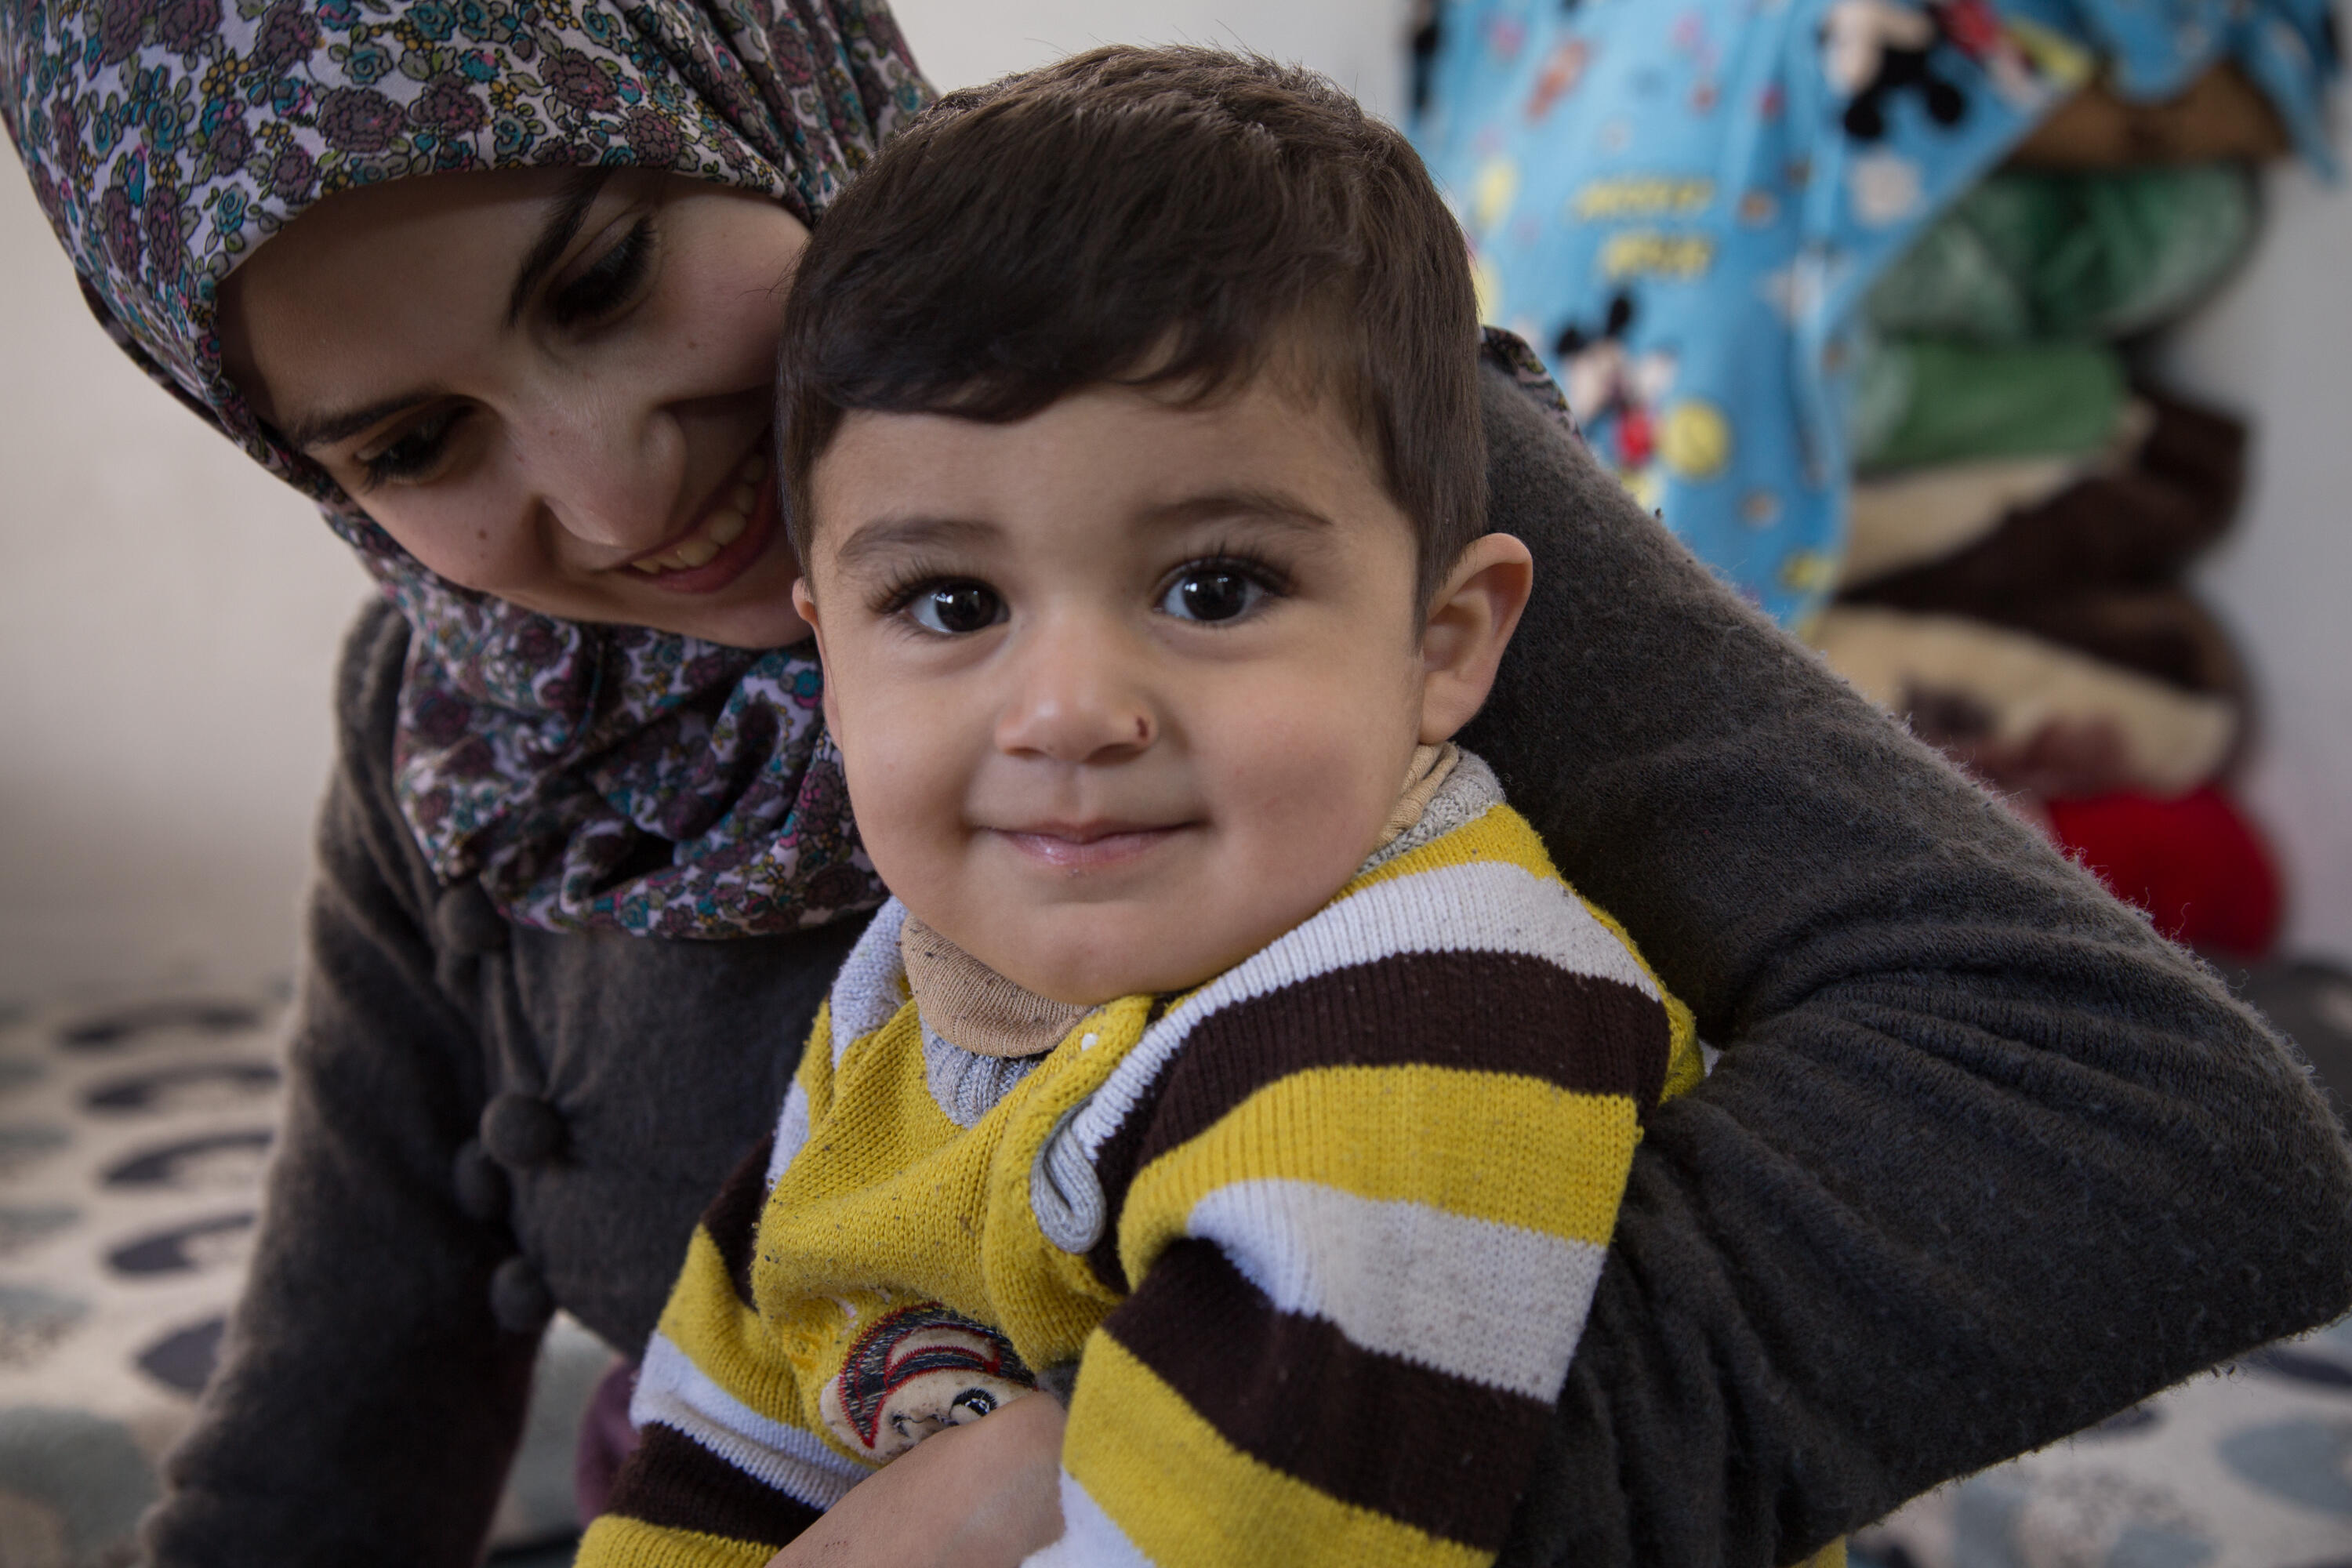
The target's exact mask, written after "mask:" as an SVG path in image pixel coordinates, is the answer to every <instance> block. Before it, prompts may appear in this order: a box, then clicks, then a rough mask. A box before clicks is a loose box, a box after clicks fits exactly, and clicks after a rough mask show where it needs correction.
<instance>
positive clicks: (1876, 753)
mask: <svg viewBox="0 0 2352 1568" xmlns="http://www.w3.org/2000/svg"><path fill="white" fill-rule="evenodd" d="M1485 412H1486V425H1487V438H1488V445H1489V454H1490V464H1491V468H1490V471H1491V476H1492V484H1493V514H1492V515H1493V524H1494V526H1495V527H1496V528H1500V529H1506V530H1508V531H1511V532H1513V533H1516V534H1517V535H1518V536H1519V537H1520V538H1522V539H1524V540H1525V541H1527V542H1528V546H1529V548H1530V549H1532V550H1533V551H1534V552H1535V556H1536V563H1537V581H1536V593H1535V600H1534V602H1533V603H1532V604H1531V605H1529V606H1528V613H1527V616H1526V619H1525V620H1524V621H1523V622H1522V623H1521V626H1520V629H1519V632H1518V635H1517V638H1516V640H1515V641H1514V644H1513V651H1512V654H1511V656H1510V657H1509V658H1507V660H1506V662H1505V665H1504V668H1503V675H1502V679H1501V681H1500V682H1499V683H1498V684H1497V686H1496V691H1495V695H1494V698H1493V699H1492V700H1491V701H1490V702H1489V704H1488V706H1487V708H1486V711H1485V712H1484V713H1483V714H1482V715H1481V716H1480V718H1479V719H1478V721H1476V723H1475V725H1474V726H1473V727H1472V730H1471V731H1470V732H1469V733H1467V734H1465V736H1464V738H1463V739H1464V742H1465V744H1466V745H1468V746H1470V747H1471V748H1472V749H1474V750H1475V751H1477V752H1480V753H1481V754H1482V755H1484V756H1485V757H1486V758H1487V759H1488V760H1489V761H1490V762H1491V763H1493V764H1494V766H1495V768H1496V772H1497V773H1500V774H1501V775H1502V777H1503V781H1504V783H1505V785H1506V786H1507V789H1508V791H1509V793H1510V795H1511V798H1512V801H1513V804H1515V805H1517V807H1518V808H1519V809H1520V810H1521V811H1522V812H1524V813H1526V814H1527V815H1528V816H1529V817H1531V818H1532V819H1533V820H1534V821H1535V822H1536V824H1537V825H1538V826H1539V827H1540V828H1541V829H1542V831H1543V833H1544V835H1545V837H1546V838H1547V840H1548V841H1549V845H1550V847H1551V849H1552V852H1553V854H1554V856H1555V857H1556V858H1557V859H1558V860H1559V865H1560V868H1561V869H1562V871H1563V872H1564V873H1565V874H1566V875H1567V876H1568V877H1569V878H1570V879H1571V880H1572V881H1574V882H1575V883H1576V884H1577V887H1578V889H1579V890H1580V891H1581V892H1583V893H1584V894H1586V895H1587V896H1588V897H1590V898H1591V899H1593V900H1595V901H1596V902H1598V903H1600V904H1601V905H1602V906H1604V907H1606V908H1608V909H1609V910H1612V912H1613V913H1615V914H1616V915H1617V916H1618V917H1619V918H1620V919H1622V921H1624V923H1625V925H1626V926H1627V927H1628V928H1629V929H1630V930H1631V931H1633V935H1634V938H1635V940H1636V941H1638V942H1640V943H1641V945H1642V949H1643V953H1644V954H1645V955H1646V956H1647V957H1648V958H1649V959H1650V961H1651V962H1652V963H1653V964H1654V966H1655V967H1656V968H1657V970H1658V971H1659V973H1660V974H1661V975H1662V976H1663V977H1664V980H1665V982H1666V983H1667V984H1668V985H1670V986H1671V987H1672V988H1673V989H1674V990H1675V992H1676V993H1678V994H1680V995H1682V996H1683V997H1684V998H1685V999H1686V1000H1687V1001H1689V1002H1690V1003H1691V1004H1692V1005H1693V1006H1694V1007H1696V1010H1697V1013H1698V1017H1699V1026H1700V1031H1701V1033H1702V1034H1703V1035H1704V1036H1705V1037H1707V1038H1708V1039H1710V1040H1712V1041H1714V1042H1716V1043H1717V1044H1719V1045H1721V1046H1723V1047H1725V1050H1726V1053H1727V1054H1726V1056H1725V1057H1724V1058H1723V1060H1722V1062H1721V1064H1720V1065H1719V1067H1718V1068H1717V1071H1716V1073H1715V1075H1714V1076H1713V1077H1712V1078H1711V1079H1708V1081H1707V1082H1706V1084H1705V1085H1704V1086H1703V1087H1702V1088H1701V1089H1698V1090H1697V1091H1696V1092H1695V1093H1693V1094H1691V1095H1690V1096H1688V1097H1687V1098H1685V1100H1681V1101H1678V1102H1676V1103H1675V1104H1672V1105H1668V1106H1665V1107H1664V1108H1662V1109H1661V1110H1660V1111H1659V1112H1658V1113H1657V1115H1656V1117H1655V1118H1654V1120H1653V1121H1652V1122H1651V1123H1650V1126H1649V1129H1648V1132H1647V1135H1646V1137H1645V1139H1644V1142H1643V1145H1642V1148H1641V1150H1640V1152H1639V1153H1638V1155H1637V1156H1636V1158H1635V1161H1634V1165H1633V1175H1632V1180H1631V1184H1630V1185H1629V1187H1628V1189H1627V1192H1626V1196H1625V1200H1624V1205H1623V1208H1622V1212H1621V1215H1620V1219H1619V1224H1618V1230H1617V1236H1616V1239H1615V1242H1614V1244H1613V1245H1612V1250H1611V1256H1610V1260H1609V1263H1608V1266H1607V1268H1606V1270H1605V1271H1604V1273H1603V1275H1602V1278H1601V1287H1600V1291H1599V1294H1598V1297H1597V1298H1596V1300H1595V1301H1594V1304H1593V1308H1592V1312H1591V1319H1590V1321H1589V1322H1588V1324H1587V1327H1586V1330H1585V1334H1584V1339H1583V1342H1582V1344H1581V1346H1580V1351H1579V1353H1578V1357H1577V1361H1576V1363H1575V1365H1574V1367H1573V1368H1572V1369H1571V1371H1570V1379H1569V1386H1568V1390H1567V1393H1566V1394H1565V1396H1564V1397H1563V1399H1562V1402H1561V1405H1560V1408H1559V1416H1558V1419H1557V1421H1556V1423H1555V1425H1554V1426H1553V1428H1552V1430H1551V1432H1550V1434H1549V1438H1548V1441H1547V1444H1546V1447H1545V1449H1544V1452H1543V1455H1542V1458H1541V1459H1540V1461H1539V1463H1538V1479H1537V1481H1536V1483H1535V1486H1534V1488H1533V1489H1532V1490H1531V1492H1530V1494H1529V1497H1528V1501H1527V1503H1526V1504H1525V1505H1524V1506H1523V1507H1522V1509H1521V1511H1520V1516H1519V1520H1518V1529H1517V1537H1516V1539H1515V1541H1514V1542H1513V1545H1512V1548H1511V1550H1510V1551H1509V1552H1507V1553H1506V1558H1505V1560H1506V1561H1508V1562H1517V1563H1552V1562H1573V1563H1662V1564H1664V1563H1726V1564H1759V1565H1760V1564H1767V1563H1788V1562H1790V1561H1793V1560H1795V1559H1797V1558H1801V1557H1802V1556H1804V1555H1805V1554H1806V1553H1807V1552H1811V1551H1812V1550H1813V1549H1814V1548H1816V1547H1818V1546H1819V1545H1821V1544H1822V1542H1825V1541H1827V1540H1829V1539H1831V1538H1832V1537H1833V1536H1835V1535H1837V1534H1840V1533H1842V1532H1843V1531H1849V1530H1852V1529H1853V1528H1854V1527H1855V1526H1857V1525H1860V1524H1863V1523H1864V1522H1867V1521H1870V1520H1872V1519H1874V1518H1876V1517H1877V1516H1879V1515H1880V1514H1882V1513H1884V1512H1885V1511H1886V1510H1888V1509H1890V1508H1892V1507H1894V1506H1895V1504H1896V1503H1898V1502H1900V1501H1901V1500H1904V1499H1905V1498H1906V1497H1908V1496H1910V1495H1912V1494H1913V1493H1915V1492H1917V1491H1919V1490H1921V1489H1925V1488H1927V1486H1929V1485H1931V1484H1933V1483H1935V1482H1937V1481H1938V1480H1941V1479H1945V1478H1947V1477H1950V1476H1954V1475H1958V1474H1961V1473H1963V1472H1966V1471H1969V1470H1972V1469H1975V1468H1979V1467H1981V1466H1983V1465H1986V1464H1989V1463H1991V1462H1993V1461H1995V1460H1998V1459H2000V1458H2005V1457H2007V1456H2010V1455H2011V1454H2015V1453H2018V1452H2021V1451H2022V1450H2024V1449H2027V1448H2030V1447H2036V1446H2038V1445H2040V1444H2042V1443H2046V1442H2049V1441H2051V1440H2052V1439H2053V1438H2056V1437H2058V1436H2061V1435H2063V1434H2064V1433H2067V1432H2070V1431H2073V1430H2075V1429H2077V1428H2079V1427H2081V1426H2085V1425H2087V1424H2089V1423H2091V1422H2093V1421H2095V1420H2097V1419H2099V1418H2101V1417H2103V1416H2105V1415H2108V1414H2110V1413H2112V1412H2114V1411H2115V1410H2117V1409H2119V1408H2121V1407H2123V1406H2125V1405H2129V1404H2131V1403H2133V1402H2134V1401H2136V1400H2138V1399H2140V1398H2142V1397H2144V1396H2146V1395H2147V1394H2151V1393H2153V1392H2155V1391H2156V1390H2157V1389H2158V1388H2160V1387H2163V1386H2164V1385H2166V1384H2169V1383H2172V1382H2174V1381H2177V1380H2178V1379H2179V1378H2181V1377H2183V1376H2186V1375H2188V1374H2189V1373H2193V1372H2195V1371H2197V1370H2199V1369H2200V1368H2202V1367H2206V1366H2209V1365H2211V1364H2212V1363H2215V1362H2217V1361H2219V1360H2221V1359H2222V1358H2224V1357H2227V1356H2229V1355H2231V1354H2232V1353H2234V1352H2238V1351H2241V1350H2243V1349H2245V1348H2246V1347H2248V1346H2250V1345H2252V1344H2255V1343H2258V1342H2262V1341H2263V1340H2266V1339H2270V1338H2273V1337H2275V1336H2276V1335H2279V1334H2282V1333H2285V1332H2289V1331H2294V1330H2297V1329H2301V1328H2305V1327H2307V1326H2309V1325H2311V1324H2314V1323H2317V1322H2321V1321H2326V1320H2327V1319H2329V1318H2332V1317H2334V1316H2336V1314H2337V1313H2339V1312H2341V1311H2342V1310H2344V1309H2345V1307H2346V1305H2347V1302H2352V1226H2347V1213H2352V1164H2347V1154H2346V1151H2345V1149H2344V1146H2343V1144H2342V1142H2341V1141H2340V1139H2339V1136H2338V1134H2337V1131H2336V1126H2335V1124H2334V1122H2333V1121H2332V1120H2331V1118H2330V1117H2329V1115H2328V1113H2327V1111H2326V1109H2325V1108H2324V1106H2323V1105H2322V1103H2321V1101H2320V1100H2319V1099H2318V1097H2317V1095H2316V1094H2315V1093H2314V1091H2313V1090H2312V1089H2311V1087H2310V1085H2309V1083H2308V1081H2307V1080H2306V1079H2305V1076H2304V1072H2303V1069H2302V1068H2301V1067H2300V1065H2299V1064H2298V1063H2297V1061H2296V1060H2295V1058H2294V1055H2293V1053H2292V1052H2291V1051H2290V1050H2289V1049H2287V1048H2286V1047H2284V1046H2283V1045H2282V1044H2281V1043H2280V1041H2279V1040H2278V1039H2277V1037H2275V1036H2273V1035H2272V1034H2271V1033H2270V1032H2269V1031H2268V1030H2267V1029H2266V1028H2265V1027H2264V1026H2263V1025H2262V1023H2261V1022H2260V1021H2259V1020H2258V1019H2256V1018H2255V1017H2254V1016H2252V1014H2251V1013H2249V1012H2248V1011H2247V1010H2246V1009H2245V1008H2243V1007H2242V1006H2240V1005H2237V1004H2236V1003H2234V1002H2233V1001H2231V998H2230V997H2229V996H2228V994H2226V993H2225V991H2224V990H2223V988H2222V987H2221V984H2220V983H2219V982H2218V981H2216V980H2215V979H2214V978H2213V976H2212V975H2211V974H2210V973H2208V972H2207V971H2206V970H2204V969H2203V968H2202V967H2201V966H2200V965H2199V964H2198V963H2196V962H2195V961H2194V960H2193V959H2191V958H2189V956H2187V955H2186V954H2184V953H2182V952H2179V950H2177V949H2174V948H2172V947H2171V946H2169V945H2168V944H2167V943H2166V942H2163V941H2161V940H2160V939H2158V937H2157V936H2156V935H2155V934H2154V933H2153V931H2151V930H2150V929H2149V928H2148V926H2147V923H2146V922H2145V921H2142V920H2140V919H2138V918H2137V917H2136V916H2135V915H2134V914H2133V913H2132V912H2131V911H2129V910H2126V909H2125V908H2124V907H2123V906H2121V905H2119V904H2117V903H2116V901H2114V900H2112V899H2110V898H2108V897H2107V896H2106V895H2105V892H2103V891H2102V890H2101V889H2099V888H2098V887H2097V886H2096V884H2095V883H2094V882H2093V880H2092V879H2090V878H2089V877H2088V876H2087V875H2085V874H2084V873H2083V872H2082V871H2080V870H2078V869H2076V868H2074V867H2071V866H2069V865H2067V864H2066V863H2065V862H2064V861H2063V860H2062V859H2060V858H2058V857H2057V856H2056V855H2055V854H2053V852H2052V851H2051V850H2050V849H2048V848H2047V847H2045V846H2044V845H2043V844H2042V842H2041V841H2040V840H2039V839H2037V838H2036V837H2034V836H2033V835H2032V833H2031V832H2029V831H2028V830H2026V829H2025V828H2023V827H2022V826H2020V825H2018V824H2017V823H2016V822H2015V821H2013V820H2012V819H2011V817H2010V816H2008V815H2007V814H2006V813H2004V812H2003V811H2001V810H2000V808H1999V807H1997V806H1996V805H1993V804H1992V802H1991V801H1990V798H1989V797H1988V796H1986V795H1984V794H1983V793H1982V792H1981V791H1979V790H1978V789H1977V788H1975V787H1974V786H1973V785H1971V784H1969V783H1967V782H1966V781H1964V780H1963V779H1962V778H1960V777H1959V776H1958V774H1957V773H1954V772H1953V771H1952V770H1951V769H1950V768H1949V767H1948V766H1946V765H1945V764H1944V763H1942V762H1941V761H1940V760H1939V759H1938V758H1937V757H1936V756H1935V755H1934V754H1933V753H1932V752H1929V751H1928V750H1927V748H1926V747H1924V746H1922V745H1919V744H1918V743H1916V742H1914V741H1912V740H1911V739H1910V738H1909V737H1908V736H1907V735H1906V734H1905V733H1903V731H1901V730H1900V729H1899V728H1897V727H1896V726H1895V724H1894V723H1892V722H1891V721H1887V720H1886V719H1885V718H1883V717H1881V716H1880V715H1879V714H1878V713H1877V712H1876V711H1874V710H1871V709H1869V708H1868V707H1866V706H1865V705H1864V703H1863V702H1862V701H1861V700H1859V699H1857V698H1856V697H1854V696H1853V693H1851V692H1850V691H1849V690H1847V689H1845V688H1844V687H1843V685H1842V684H1840V683H1839V682H1838V681H1837V680H1836V679H1833V678H1832V677H1831V676H1830V675H1829V674H1828V673H1827V672H1826V670H1825V669H1824V668H1822V666H1821V665H1820V663H1819V662H1818V661H1817V660H1815V659H1814V658H1811V656H1810V655H1809V654H1808V653H1806V652H1805V651H1804V650H1803V649H1802V648H1801V647H1799V646H1798V645H1796V644H1795V643H1794V642H1792V641H1790V639H1789V638H1787V637H1784V636H1782V635H1780V633H1779V632H1777V631H1775V630H1774V629H1773V628H1772V627H1770V626H1769V625H1767V624H1766V623H1765V622H1764V621H1763V620H1762V619H1761V618H1760V617H1759V616H1756V615H1754V614H1753V613H1751V612H1750V611H1749V610H1748V608H1747V607H1746V606H1745V605H1742V604H1741V603H1740V602H1738V600H1737V599H1735V598H1734V597H1733V596H1732V595H1730V594H1728V593H1727V592H1726V591H1725V590H1723V589H1722V588H1721V587H1720V586H1718V585H1717V584H1716V583H1715V582H1714V581H1713V579H1712V578H1710V577H1709V576H1708V575H1707V574H1706V572H1705V570H1704V569H1703V568H1701V567H1700V566H1699V565H1698V564H1697V563H1696V562H1695V561H1693V560H1692V559H1691V557H1690V556H1689V555H1688V553H1687V552H1685V551H1684V550H1683V549H1682V548H1681V547H1680V546H1679V545H1677V544H1675V542H1673V541H1672V540H1671V539H1670V538H1669V537H1668V536H1667V535H1666V534H1665V532H1664V531H1663V530H1662V529H1660V528H1659V527H1658V526H1656V524H1655V523H1654V522H1653V521H1652V520H1651V519H1649V518H1648V517H1646V516H1644V515H1643V513H1642V512H1641V510H1639V509H1638V508H1637V507H1636V506H1635V505H1634V504H1633V501H1632V500H1630V499H1629V498H1628V497H1627V496H1626V495H1625V493H1624V491H1623V490H1622V489H1621V488H1620V487H1619V486H1618V485H1617V484H1616V483H1615V482H1614V481H1613V480H1612V479H1610V478H1609V477H1608V476H1607V475H1605V474H1604V473H1602V472H1601V470H1600V469H1599V468H1598V467H1597V466H1596V465H1595V464H1594V462H1593V461H1592V459H1591V458H1590V457H1589V456H1588V455H1587V454H1586V453H1585V452H1584V451H1583V450H1582V449H1581V448H1580V447H1578V446H1576V445H1575V444H1574V443H1572V442H1570V440H1568V439H1566V438H1565V437H1564V436H1563V435H1562V434H1561V433H1560V432H1559V430H1558V428H1557V427H1556V426H1553V425H1552V424H1551V423H1550V422H1549V418H1548V416H1545V415H1544V414H1543V413H1542V412H1541V411H1540V410H1538V408H1537V407H1536V405H1534V404H1533V403H1531V402H1530V401H1529V400H1528V399H1527V398H1526V397H1524V396H1523V395H1520V393H1519V392H1518V391H1517V389H1516V388H1515V387H1514V386H1513V385H1512V384H1510V382H1509V381H1508V380H1507V378H1506V377H1504V376H1502V375H1501V374H1494V373H1490V374H1488V376H1487V378H1486V398H1485Z"/></svg>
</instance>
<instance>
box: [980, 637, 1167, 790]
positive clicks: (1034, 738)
mask: <svg viewBox="0 0 2352 1568" xmlns="http://www.w3.org/2000/svg"><path fill="white" fill-rule="evenodd" d="M1022 643H1023V646H1022V647H1020V648H1019V649H1018V650H1017V653H1016V657H1014V658H1012V659H1010V660H1007V661H1006V675H1007V677H1008V679H1010V680H1011V681H1012V682H1013V689H1012V690H1011V691H1010V692H1009V693H1008V694H1007V700H1006V701H1005V702H1004V704H1003V707H1002V708H1001V709H1000V710H998V715H999V716H998V720H997V726H996V743H997V747H998V749H999V750H1000V751H1003V752H1006V753H1008V754H1010V755H1014V756H1024V755H1025V756H1033V757H1042V758H1045V759H1048V760H1050V761H1053V762H1057V763H1074V764H1075V763H1112V762H1118V761H1122V760H1124V759H1125V758H1128V757H1131V756H1135V755H1138V754H1139V753H1141V752H1145V751H1148V750H1150V747H1151V744H1152V742H1154V741H1156V740H1158V739H1159V738H1160V721H1159V718H1158V715H1157V713H1156V711H1155V709H1154V705H1153V703H1152V701H1151V700H1150V693H1149V691H1148V689H1147V683H1146V682H1145V681H1144V679H1142V677H1143V674H1144V671H1143V670H1142V668H1140V666H1141V663H1142V661H1143V658H1144V656H1143V654H1142V652H1141V650H1139V649H1137V648H1136V647H1133V646H1131V643H1130V639H1129V638H1127V637H1121V636H1119V635H1118V632H1117V631H1115V630H1114V629H1112V628H1109V627H1106V626H1101V625H1099V624H1097V622H1096V621H1095V620H1094V618H1093V617H1085V618H1083V619H1079V618H1075V617H1074V618H1073V619H1072V620H1070V621H1068V622H1063V623H1057V624H1049V625H1046V626H1035V627H1033V628H1031V630H1030V635H1029V636H1027V637H1024V638H1023V639H1022Z"/></svg>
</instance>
